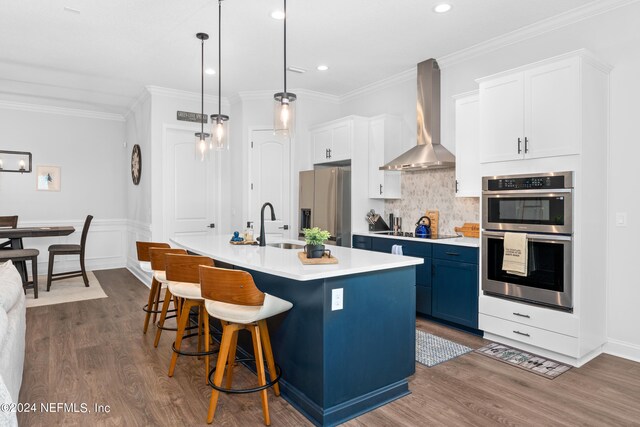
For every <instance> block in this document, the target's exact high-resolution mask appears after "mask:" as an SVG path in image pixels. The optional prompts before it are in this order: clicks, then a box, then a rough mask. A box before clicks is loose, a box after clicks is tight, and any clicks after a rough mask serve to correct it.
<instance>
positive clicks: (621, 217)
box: [616, 212, 627, 227]
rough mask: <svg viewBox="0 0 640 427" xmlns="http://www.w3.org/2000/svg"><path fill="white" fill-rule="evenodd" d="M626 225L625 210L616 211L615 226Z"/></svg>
mask: <svg viewBox="0 0 640 427" xmlns="http://www.w3.org/2000/svg"><path fill="white" fill-rule="evenodd" d="M626 226H627V213H626V212H617V213H616V227H626Z"/></svg>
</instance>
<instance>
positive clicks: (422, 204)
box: [384, 169, 480, 234]
mask: <svg viewBox="0 0 640 427" xmlns="http://www.w3.org/2000/svg"><path fill="white" fill-rule="evenodd" d="M455 175H456V172H455V169H437V170H430V171H413V172H402V178H401V180H402V181H401V186H402V199H398V200H387V201H385V204H384V211H385V212H384V213H385V216H384V218H385V221H387V222H388V218H389V214H390V213H393V214H394V215H396V214H397V215H398V216H400V218H402V229H403V231H413V230H414V228H415V223H416V221H417V220H418V218H420V217H421V216H422V215H424V214H425V211H426V210H427V209H428V210H438V211H439V213H440V215H439V216H440V218H439V224H438V227H439V229H440V234H453V233H454V231H453V228H454V227H461V226H462V225H463V224H464V223H465V222H480V199H479V198H477V197H456V196H455V194H456V193H455V185H456V176H455Z"/></svg>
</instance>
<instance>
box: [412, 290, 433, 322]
mask: <svg viewBox="0 0 640 427" xmlns="http://www.w3.org/2000/svg"><path fill="white" fill-rule="evenodd" d="M416 312H418V313H420V314H425V315H428V316H431V286H421V285H419V284H416Z"/></svg>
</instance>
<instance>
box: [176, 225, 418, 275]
mask: <svg viewBox="0 0 640 427" xmlns="http://www.w3.org/2000/svg"><path fill="white" fill-rule="evenodd" d="M230 239H231V235H221V236H178V237H174V238H172V239H170V240H171V242H173V243H174V244H175V245H176V246H178V247H182V248H184V249H187V250H189V251H191V252H195V253H198V254H201V255H205V256H209V257H211V258H213V259H215V260H219V261H222V262H226V263H229V264H233V265H236V266H238V267H241V268H247V269H250V270H255V271H259V272H262V273H267V274H272V275H275V276H280V277H286V278H288V279H293V280H299V281H305V280H317V279H326V278H329V277H338V276H347V275H351V274H358V273H366V272H370V271H378V270H388V269H392V268H399V267H408V266H411V265H418V264H422V263H423V262H424V260H423V259H422V258H415V257H408V256H402V255H392V254H385V253H379V252H371V251H365V250H361V249H352V248H344V247H340V246H330V245H327V246H326V248H327V249H330V250H331V255H333V256H335V257H336V258H337V259H338V264H328V265H326V264H325V265H304V264H302V262H300V259H299V258H298V252H301V251H302V249H280V248H274V247H271V246H264V247H260V246H252V245H232V244H230V243H229V240H230ZM277 242H289V243H298V244H301V245H304V242H303V241H298V240H282V239H279V240H278V239H273V240H268V239H267V244H269V243H277Z"/></svg>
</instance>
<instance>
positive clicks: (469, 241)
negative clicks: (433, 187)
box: [353, 231, 480, 248]
mask: <svg viewBox="0 0 640 427" xmlns="http://www.w3.org/2000/svg"><path fill="white" fill-rule="evenodd" d="M353 234H354V235H356V236H366V237H379V238H381V239H396V240H408V241H410V242H423V243H434V244H437V245H455V246H468V247H471V248H478V247H480V239H477V238H474V237H454V238H451V239H420V238H417V237H404V236H392V235H388V234H376V233H375V231H374V232H370V231H365V232H361V233H353Z"/></svg>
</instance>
